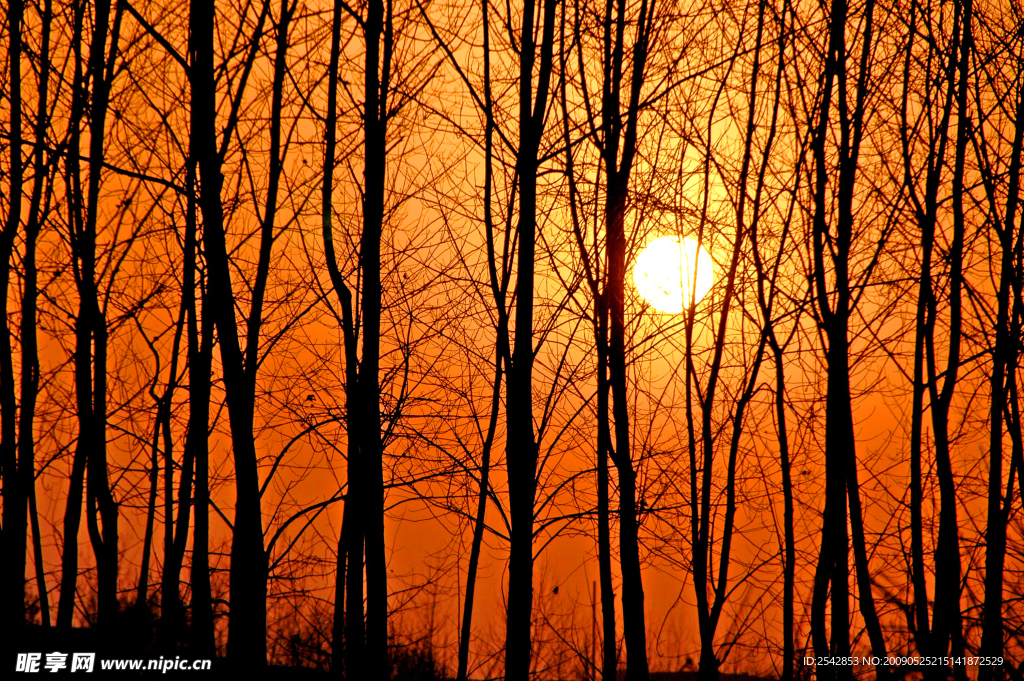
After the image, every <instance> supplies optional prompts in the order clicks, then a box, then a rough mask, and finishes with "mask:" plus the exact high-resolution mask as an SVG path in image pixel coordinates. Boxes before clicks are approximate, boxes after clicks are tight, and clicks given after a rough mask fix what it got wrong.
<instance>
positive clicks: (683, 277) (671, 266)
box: [633, 236, 715, 314]
mask: <svg viewBox="0 0 1024 681" xmlns="http://www.w3.org/2000/svg"><path fill="white" fill-rule="evenodd" d="M694 274H696V280H697V290H696V295H697V302H700V300H701V298H703V297H704V296H705V295H707V293H708V291H710V290H711V285H712V283H714V279H715V273H714V267H713V266H712V264H711V255H710V254H708V252H707V251H706V250H705V249H704V247H703V246H698V245H697V240H696V239H691V238H690V237H686V238H683V239H680V238H679V237H674V236H663V237H659V238H657V239H655V240H654V241H652V242H651V243H649V244H647V247H646V248H644V250H643V251H642V252H641V253H640V256H639V257H637V259H636V265H634V266H633V285H634V286H636V290H637V292H638V293H639V294H640V295H641V297H643V299H644V300H646V301H647V302H648V303H650V304H651V306H652V307H654V308H656V309H658V310H660V311H662V312H666V313H668V314H679V313H680V312H682V311H683V310H685V309H686V308H688V307H689V306H690V296H691V294H693V293H694V289H693V284H694Z"/></svg>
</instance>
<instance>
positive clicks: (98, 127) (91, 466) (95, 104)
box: [75, 1, 121, 627]
mask: <svg viewBox="0 0 1024 681" xmlns="http://www.w3.org/2000/svg"><path fill="white" fill-rule="evenodd" d="M110 9H111V3H110V2H105V1H100V2H98V3H97V4H96V8H95V18H94V24H93V31H92V44H91V45H90V53H89V73H90V76H91V82H92V97H91V108H90V116H89V118H90V128H89V180H88V193H87V198H86V201H87V203H86V215H85V224H84V230H83V231H82V232H81V233H79V234H78V235H76V237H75V242H76V243H75V246H76V247H77V248H76V250H77V255H78V257H79V258H80V260H81V270H80V272H79V280H78V282H77V283H78V294H79V320H78V322H79V323H80V324H83V327H82V328H81V329H79V330H78V339H77V341H78V348H77V352H76V362H75V371H76V374H77V375H78V379H77V380H78V390H79V395H78V408H79V411H78V418H79V440H80V441H82V440H83V439H84V443H85V446H86V447H88V454H87V460H86V466H85V469H86V490H85V491H86V511H87V513H86V526H87V528H88V530H89V538H90V541H91V543H92V547H93V552H94V553H95V555H96V579H97V592H98V593H97V602H98V608H99V610H98V622H99V626H101V627H109V626H111V625H112V623H113V620H114V618H115V617H116V615H117V611H118V602H117V577H118V520H119V515H120V514H119V510H118V505H117V502H116V501H114V497H113V493H112V491H111V489H110V481H109V479H108V471H107V442H106V440H107V435H106V425H107V319H106V312H105V309H104V307H105V306H104V305H103V304H101V302H100V296H99V282H98V281H97V280H96V276H97V275H96V241H97V234H98V221H99V202H100V188H101V179H102V176H103V174H102V171H101V169H102V167H103V160H104V144H105V140H106V118H107V109H108V107H109V104H110V87H111V83H112V82H113V70H114V61H115V59H116V57H117V43H118V38H119V33H120V23H121V6H120V5H119V6H118V10H117V12H115V14H114V17H113V23H112V24H111V17H110ZM108 37H109V39H110V42H111V47H110V55H109V57H108V56H107V47H106V45H107V40H108ZM83 320H87V321H85V322H84V323H83ZM101 522H102V527H101V526H100V523H101Z"/></svg>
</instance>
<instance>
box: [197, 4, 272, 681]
mask: <svg viewBox="0 0 1024 681" xmlns="http://www.w3.org/2000/svg"><path fill="white" fill-rule="evenodd" d="M190 29H191V35H190V39H191V46H192V48H191V49H192V63H191V73H190V78H191V85H192V126H193V140H194V141H195V142H196V145H195V146H193V147H192V150H193V152H194V153H195V154H196V155H197V160H198V166H199V177H200V179H201V181H202V191H201V193H200V202H199V203H200V208H201V211H202V216H203V227H204V237H205V238H204V247H205V254H206V262H207V267H208V269H209V287H208V290H207V295H206V298H205V299H204V313H207V314H209V317H210V319H211V321H212V322H213V323H214V324H215V325H216V328H217V332H218V339H219V341H220V350H221V361H222V364H223V367H224V386H225V391H226V396H227V403H228V418H229V421H230V424H231V436H232V449H233V454H234V464H235V488H236V506H235V521H234V533H233V535H232V542H231V568H230V573H229V588H230V591H231V619H230V628H229V633H228V657H229V658H230V659H231V660H232V661H233V663H234V664H235V665H238V666H239V667H240V668H249V667H260V666H263V665H265V664H266V659H267V637H266V632H267V609H266V597H267V555H266V552H265V551H264V549H263V520H262V513H261V509H260V496H259V476H258V472H257V469H256V449H255V444H254V442H253V411H254V408H255V404H254V395H253V394H252V391H251V390H248V389H247V388H248V386H249V380H248V376H247V375H246V367H245V360H244V358H243V356H242V350H241V347H240V343H239V330H238V323H237V321H236V320H235V312H234V298H233V293H232V292H233V288H232V283H231V272H230V264H229V259H228V253H227V243H226V241H227V240H226V235H225V231H224V211H223V205H222V201H221V196H220V193H221V188H222V185H223V179H224V178H223V175H222V172H221V163H222V160H221V157H220V154H219V153H218V151H217V145H216V132H215V126H216V103H215V100H214V96H215V94H216V83H215V81H214V70H213V56H214V55H213V51H214V8H213V5H212V4H208V3H203V2H193V3H192V4H191V13H190ZM204 316H205V314H204Z"/></svg>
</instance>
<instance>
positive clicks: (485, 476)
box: [455, 331, 507, 681]
mask: <svg viewBox="0 0 1024 681" xmlns="http://www.w3.org/2000/svg"><path fill="white" fill-rule="evenodd" d="M506 332H507V331H506ZM501 379H502V366H501V352H500V351H496V352H495V357H494V383H493V386H494V389H493V392H492V394H491V417H490V420H489V421H488V423H487V438H486V440H485V441H484V444H483V452H482V453H481V456H482V459H481V462H480V493H479V494H478V495H477V507H476V519H475V521H474V523H473V544H472V546H471V547H470V550H469V570H468V572H467V574H466V600H465V602H464V603H463V608H462V628H461V631H460V633H459V653H458V670H457V671H456V674H455V679H456V681H466V679H467V678H468V674H469V641H470V637H471V636H472V633H473V597H474V594H475V593H476V573H477V568H478V566H479V564H480V549H481V547H482V546H483V541H484V520H485V517H486V515H487V490H488V489H489V486H490V471H491V447H492V446H493V444H494V433H495V431H496V430H497V428H498V409H499V407H500V402H501Z"/></svg>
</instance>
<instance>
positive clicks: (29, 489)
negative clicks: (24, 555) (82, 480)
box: [18, 0, 53, 627]
mask: <svg viewBox="0 0 1024 681" xmlns="http://www.w3.org/2000/svg"><path fill="white" fill-rule="evenodd" d="M52 20H53V6H52V0H44V3H43V9H42V39H41V41H40V42H41V49H40V56H39V74H40V77H39V88H38V94H39V108H38V109H37V113H36V124H35V137H36V145H35V150H34V152H33V155H34V163H33V165H34V166H35V179H34V182H33V186H32V197H31V199H30V203H29V214H28V220H27V223H26V227H25V255H24V258H23V260H22V262H23V267H24V275H23V276H24V280H23V284H22V298H21V413H20V415H19V419H20V420H19V423H18V435H19V437H18V470H19V472H20V474H21V476H22V490H24V491H25V492H26V493H27V494H28V497H29V512H30V516H29V517H30V518H31V525H32V554H33V557H34V559H35V572H36V588H37V590H38V591H39V610H40V617H41V618H42V623H43V626H44V627H49V626H50V599H49V594H48V592H47V587H46V571H45V568H44V565H43V547H42V534H41V528H40V525H39V510H38V508H37V505H36V489H35V485H36V479H35V412H36V399H37V395H38V392H39V343H38V339H37V337H36V322H37V317H38V311H39V306H38V298H39V291H38V287H39V283H38V279H39V276H38V275H39V272H38V266H37V264H36V242H37V240H38V238H39V231H40V227H41V221H42V213H43V187H44V184H46V183H47V176H48V173H49V172H50V168H49V166H48V163H47V157H46V149H45V146H44V145H43V144H42V143H41V141H42V140H43V139H45V138H46V128H47V123H48V121H49V117H50V114H49V109H48V107H49V91H50V81H49V74H50V24H51V22H52ZM50 191H52V182H51V183H50V184H49V187H48V188H47V204H49V200H48V199H49V192H50Z"/></svg>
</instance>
